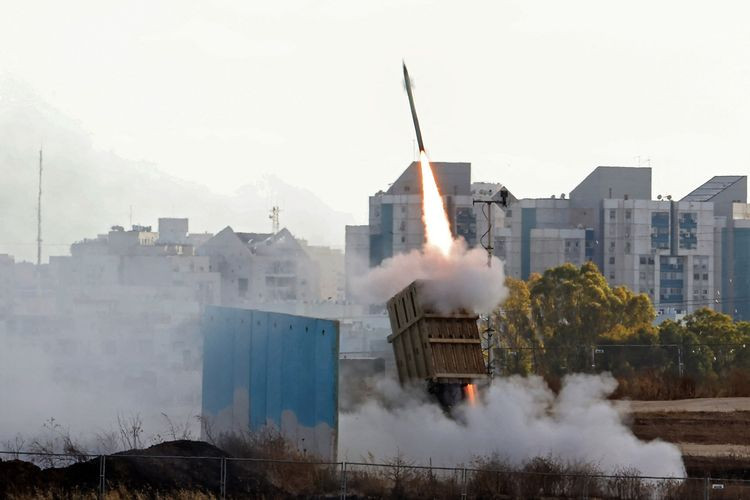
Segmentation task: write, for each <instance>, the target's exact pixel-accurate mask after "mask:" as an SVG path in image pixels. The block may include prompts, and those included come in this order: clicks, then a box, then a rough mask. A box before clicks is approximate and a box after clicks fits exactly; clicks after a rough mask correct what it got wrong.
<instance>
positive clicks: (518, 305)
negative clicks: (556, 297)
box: [493, 277, 541, 375]
mask: <svg viewBox="0 0 750 500" xmlns="http://www.w3.org/2000/svg"><path fill="white" fill-rule="evenodd" d="M505 286H506V287H507V288H508V298H507V299H505V302H504V303H503V304H502V305H501V306H500V307H498V308H497V309H496V310H495V312H494V313H493V324H494V325H495V331H496V335H497V338H496V340H497V346H498V347H499V349H498V350H497V355H496V359H498V361H499V362H500V365H501V367H502V369H503V373H516V374H521V375H528V374H529V373H531V372H533V370H534V366H535V364H536V362H537V360H536V356H537V354H538V351H537V348H539V347H541V346H540V343H539V342H537V341H536V339H535V337H534V328H533V325H532V322H531V294H530V293H529V287H528V286H527V284H526V282H525V281H523V280H519V279H515V278H511V277H508V278H506V279H505Z"/></svg>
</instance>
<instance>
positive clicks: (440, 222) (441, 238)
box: [419, 151, 453, 257]
mask: <svg viewBox="0 0 750 500" xmlns="http://www.w3.org/2000/svg"><path fill="white" fill-rule="evenodd" d="M419 162H420V165H421V167H422V168H421V170H422V220H423V222H424V229H425V235H426V237H427V244H428V245H429V246H432V247H435V248H437V249H438V250H440V252H442V254H443V255H445V256H446V257H447V256H448V255H449V254H450V251H451V246H452V245H453V235H452V234H451V226H450V223H449V222H448V215H447V214H446V213H445V205H443V198H442V196H440V191H439V190H438V187H437V182H436V181H435V173H434V172H433V171H432V166H431V165H430V160H429V159H428V158H427V154H426V153H425V152H424V151H422V152H421V153H420V155H419Z"/></svg>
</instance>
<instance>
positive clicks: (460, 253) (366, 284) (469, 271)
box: [352, 239, 506, 313]
mask: <svg viewBox="0 0 750 500" xmlns="http://www.w3.org/2000/svg"><path fill="white" fill-rule="evenodd" d="M416 279H423V280H432V281H433V282H432V283H431V284H430V287H429V288H428V289H426V290H425V291H426V292H427V293H426V296H425V299H427V302H429V303H430V304H431V305H432V306H433V307H434V308H435V309H437V310H438V311H442V312H446V313H447V312H450V311H453V310H455V309H469V310H474V311H476V312H480V313H485V312H489V311H491V310H492V309H494V308H495V307H496V306H497V305H498V304H500V303H501V302H502V301H503V300H504V299H505V297H506V289H505V285H504V282H505V274H504V272H503V263H502V262H501V261H500V259H498V258H496V257H493V258H492V267H487V253H486V252H485V251H484V250H482V249H480V248H472V249H468V248H467V247H466V243H465V242H464V240H462V239H459V240H455V241H454V242H453V247H452V248H451V251H450V254H448V255H444V254H443V253H442V252H441V251H440V250H439V249H437V248H435V247H432V246H426V247H425V248H424V250H423V251H418V250H413V251H411V252H410V253H408V254H398V255H396V256H394V257H392V258H390V259H386V260H384V261H383V263H382V264H381V265H380V267H377V268H374V269H371V270H370V271H369V272H368V273H367V274H366V275H365V276H363V277H362V278H360V279H355V280H353V283H352V285H353V289H354V293H355V294H356V295H357V297H358V298H359V299H360V300H363V301H365V302H367V303H372V304H382V303H384V302H386V301H387V300H388V299H389V298H391V297H392V296H393V295H394V294H395V293H396V292H398V291H400V290H401V289H403V288H404V287H406V286H407V285H408V284H409V283H411V282H412V281H414V280H416Z"/></svg>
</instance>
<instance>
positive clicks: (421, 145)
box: [402, 61, 424, 153]
mask: <svg viewBox="0 0 750 500" xmlns="http://www.w3.org/2000/svg"><path fill="white" fill-rule="evenodd" d="M402 62H403V61H402ZM403 65H404V85H405V86H406V93H407V94H408V95H409V107H411V119H412V120H414V130H415V131H416V132H417V144H418V145H419V152H420V153H423V152H424V142H422V131H421V130H420V129H419V119H418V118H417V108H415V107H414V95H413V94H412V93H411V80H409V71H407V69H406V63H405V62H403Z"/></svg>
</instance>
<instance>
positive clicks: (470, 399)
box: [464, 384, 477, 406]
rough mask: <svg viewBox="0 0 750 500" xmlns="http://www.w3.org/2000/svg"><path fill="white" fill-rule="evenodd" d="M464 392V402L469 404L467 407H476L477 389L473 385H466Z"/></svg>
mask: <svg viewBox="0 0 750 500" xmlns="http://www.w3.org/2000/svg"><path fill="white" fill-rule="evenodd" d="M464 391H466V402H467V403H468V404H469V406H476V405H477V388H476V386H475V385H474V384H467V385H466V387H464Z"/></svg>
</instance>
